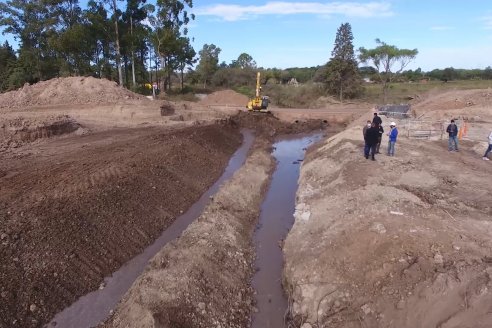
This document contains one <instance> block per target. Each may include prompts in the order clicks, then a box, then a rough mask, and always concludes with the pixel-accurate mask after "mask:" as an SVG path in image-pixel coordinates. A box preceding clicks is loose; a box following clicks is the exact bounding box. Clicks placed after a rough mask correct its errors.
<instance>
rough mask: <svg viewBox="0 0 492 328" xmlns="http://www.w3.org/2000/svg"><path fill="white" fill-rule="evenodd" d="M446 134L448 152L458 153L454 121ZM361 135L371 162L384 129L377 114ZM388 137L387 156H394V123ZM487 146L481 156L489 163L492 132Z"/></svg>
mask: <svg viewBox="0 0 492 328" xmlns="http://www.w3.org/2000/svg"><path fill="white" fill-rule="evenodd" d="M446 132H447V133H448V135H449V139H448V150H449V151H451V152H457V151H458V132H459V128H458V126H457V125H456V123H455V121H454V120H451V123H450V124H449V125H448V127H447V128H446ZM362 133H363V135H364V142H365V145H364V157H365V158H366V159H369V155H370V156H371V159H372V160H373V161H375V160H376V158H375V155H376V154H380V152H379V148H380V146H381V140H382V139H383V134H384V129H383V120H382V119H381V117H379V116H378V113H374V118H373V119H372V121H367V124H366V125H365V126H364V128H363V129H362ZM387 136H388V152H387V155H388V156H395V144H396V139H397V138H398V129H397V128H396V123H395V122H391V123H390V131H389V132H388V133H387ZM488 141H489V146H488V148H487V150H486V151H485V154H484V155H483V160H485V161H489V160H490V159H489V158H488V155H489V153H491V152H492V132H490V134H489V137H488Z"/></svg>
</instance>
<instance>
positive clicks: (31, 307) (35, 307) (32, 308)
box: [29, 304, 37, 312]
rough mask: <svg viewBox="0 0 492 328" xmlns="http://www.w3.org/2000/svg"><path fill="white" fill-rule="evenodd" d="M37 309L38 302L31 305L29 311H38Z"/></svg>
mask: <svg viewBox="0 0 492 328" xmlns="http://www.w3.org/2000/svg"><path fill="white" fill-rule="evenodd" d="M36 309H37V306H36V304H31V306H30V307H29V311H31V312H34V311H36Z"/></svg>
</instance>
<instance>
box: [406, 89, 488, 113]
mask: <svg viewBox="0 0 492 328" xmlns="http://www.w3.org/2000/svg"><path fill="white" fill-rule="evenodd" d="M491 106H492V90H490V89H485V90H484V89H482V90H450V91H445V92H439V93H437V94H436V93H435V92H430V93H429V94H427V95H424V96H423V97H421V100H419V101H416V102H415V103H414V104H412V108H413V109H414V110H415V111H416V112H417V113H418V114H422V113H426V112H430V111H443V110H457V109H466V112H468V113H469V112H472V111H473V110H474V109H475V108H483V107H489V108H490V107H491Z"/></svg>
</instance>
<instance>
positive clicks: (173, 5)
mask: <svg viewBox="0 0 492 328" xmlns="http://www.w3.org/2000/svg"><path fill="white" fill-rule="evenodd" d="M120 2H121V3H120ZM122 8H123V9H122ZM190 8H192V0H183V1H178V0H157V3H156V5H155V6H154V5H152V4H148V3H146V0H127V1H125V2H124V3H123V2H122V1H120V0H90V1H89V2H88V4H87V8H85V9H82V8H81V6H80V3H79V1H78V0H37V1H31V0H8V1H6V2H2V3H0V26H1V27H3V29H4V31H3V32H4V33H9V34H12V35H13V36H14V37H15V39H16V41H17V42H18V43H19V49H18V51H17V53H16V52H14V50H13V48H12V46H11V45H9V44H8V43H7V42H5V43H4V44H3V45H1V46H0V58H1V59H2V60H1V61H0V76H1V77H2V80H1V81H0V83H1V85H0V88H1V90H10V89H15V88H17V87H20V86H22V85H23V84H24V83H26V82H27V83H34V82H37V81H40V80H47V79H51V78H54V77H59V76H77V75H83V76H90V75H92V76H95V77H99V78H107V79H111V80H115V81H117V82H118V83H119V84H120V85H121V86H126V87H129V88H130V87H131V88H136V87H137V85H140V84H142V83H144V82H151V81H152V80H153V79H154V80H155V78H156V74H155V73H154V74H153V73H152V71H154V72H158V71H159V72H161V73H162V76H163V81H164V82H163V84H164V85H165V87H170V85H169V84H170V81H171V80H170V76H171V75H172V74H173V72H176V71H184V70H185V69H186V67H188V66H190V65H192V64H193V63H194V60H195V56H196V53H195V51H194V50H193V48H192V47H191V44H190V39H189V37H188V36H187V32H188V30H187V25H188V23H189V22H190V21H191V20H193V19H194V16H193V15H190V14H188V11H189V9H190Z"/></svg>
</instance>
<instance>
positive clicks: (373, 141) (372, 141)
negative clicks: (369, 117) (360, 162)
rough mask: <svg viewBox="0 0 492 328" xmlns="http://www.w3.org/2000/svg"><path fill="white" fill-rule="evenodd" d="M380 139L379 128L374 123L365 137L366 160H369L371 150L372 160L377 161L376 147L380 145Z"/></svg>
mask: <svg viewBox="0 0 492 328" xmlns="http://www.w3.org/2000/svg"><path fill="white" fill-rule="evenodd" d="M378 139H379V126H376V124H374V123H372V125H371V127H370V128H369V129H367V131H366V135H365V138H364V140H365V142H366V144H365V147H364V156H365V158H366V159H368V158H369V150H370V151H371V159H372V160H373V161H375V160H376V159H375V158H374V154H375V153H376V146H377V144H378Z"/></svg>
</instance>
